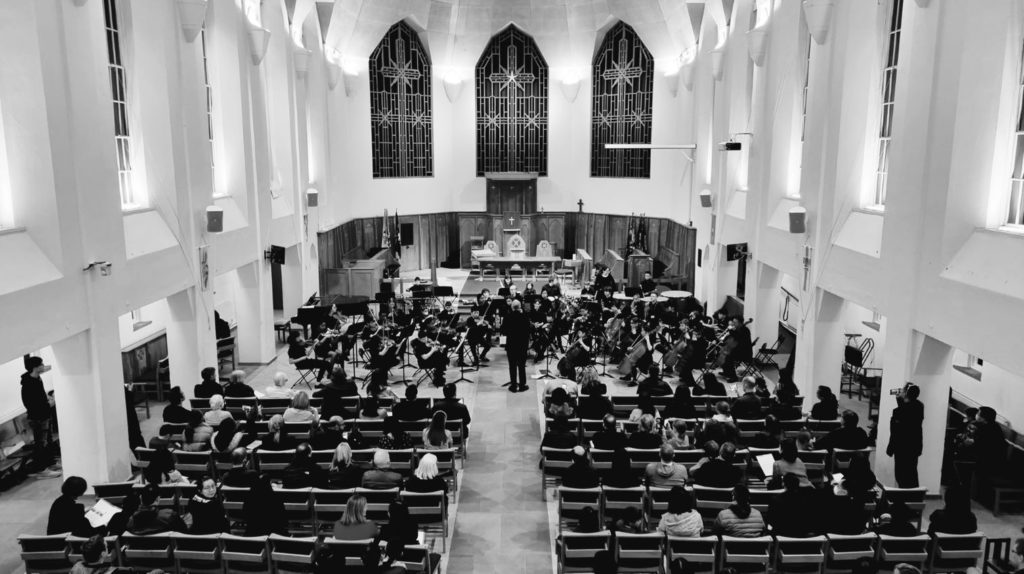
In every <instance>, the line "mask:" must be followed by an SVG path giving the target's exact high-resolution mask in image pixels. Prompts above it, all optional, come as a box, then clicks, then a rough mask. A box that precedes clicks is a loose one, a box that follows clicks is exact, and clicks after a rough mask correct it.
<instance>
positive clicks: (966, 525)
mask: <svg viewBox="0 0 1024 574" xmlns="http://www.w3.org/2000/svg"><path fill="white" fill-rule="evenodd" d="M945 501H946V505H945V507H943V508H940V509H938V510H936V511H934V512H932V513H931V516H929V517H928V534H934V533H936V532H942V533H945V534H970V533H972V532H975V531H977V530H978V519H977V518H975V516H974V513H973V512H971V499H970V497H969V496H968V494H967V491H966V490H964V489H963V488H962V487H959V486H950V487H947V488H946V494H945Z"/></svg>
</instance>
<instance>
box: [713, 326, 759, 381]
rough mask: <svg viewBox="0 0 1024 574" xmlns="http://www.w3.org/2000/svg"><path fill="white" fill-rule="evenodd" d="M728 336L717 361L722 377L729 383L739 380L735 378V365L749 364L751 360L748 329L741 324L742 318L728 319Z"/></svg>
mask: <svg viewBox="0 0 1024 574" xmlns="http://www.w3.org/2000/svg"><path fill="white" fill-rule="evenodd" d="M728 330H729V332H728V334H727V335H726V336H725V342H724V343H723V345H722V357H721V358H720V359H719V363H720V366H721V367H722V376H723V377H725V380H727V381H729V382H730V383H735V382H736V381H738V380H739V378H737V377H736V363H738V362H741V361H742V362H745V363H749V362H750V361H751V360H752V359H753V349H752V343H751V342H750V329H748V328H747V326H746V325H744V324H743V317H739V316H733V317H731V318H730V319H729V327H728Z"/></svg>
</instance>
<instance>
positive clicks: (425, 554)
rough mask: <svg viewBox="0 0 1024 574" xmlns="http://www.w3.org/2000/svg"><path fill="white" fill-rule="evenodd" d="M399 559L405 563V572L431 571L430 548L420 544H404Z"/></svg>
mask: <svg viewBox="0 0 1024 574" xmlns="http://www.w3.org/2000/svg"><path fill="white" fill-rule="evenodd" d="M399 560H400V561H401V562H402V564H404V565H405V571H406V572H422V573H425V574H426V573H429V572H431V571H432V567H431V564H430V550H429V549H428V548H427V547H426V546H424V545H422V544H416V545H414V546H406V547H405V549H404V550H403V552H402V557H401V558H400V559H399Z"/></svg>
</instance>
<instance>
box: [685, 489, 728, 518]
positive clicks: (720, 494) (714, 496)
mask: <svg viewBox="0 0 1024 574" xmlns="http://www.w3.org/2000/svg"><path fill="white" fill-rule="evenodd" d="M693 497H694V501H695V504H694V508H695V509H696V510H697V512H699V513H700V515H701V516H702V517H703V518H704V525H705V526H706V527H707V526H710V525H711V524H713V523H714V522H715V519H716V518H718V513H719V512H721V511H722V510H725V509H726V508H729V506H731V505H732V489H731V488H713V487H710V486H699V485H694V487H693Z"/></svg>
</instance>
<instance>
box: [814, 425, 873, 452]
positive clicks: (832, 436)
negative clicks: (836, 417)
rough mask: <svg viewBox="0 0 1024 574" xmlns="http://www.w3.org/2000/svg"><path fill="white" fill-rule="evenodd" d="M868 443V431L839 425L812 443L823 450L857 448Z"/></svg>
mask: <svg viewBox="0 0 1024 574" xmlns="http://www.w3.org/2000/svg"><path fill="white" fill-rule="evenodd" d="M868 444H869V443H868V433H866V432H864V429H862V428H860V427H852V428H850V427H840V428H838V429H836V430H834V431H832V432H830V433H828V434H827V435H825V436H824V437H822V438H821V439H820V440H818V441H817V442H816V443H814V447H815V448H817V449H823V450H833V449H837V448H839V449H843V450H858V449H862V448H867V447H868Z"/></svg>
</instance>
